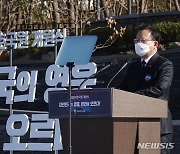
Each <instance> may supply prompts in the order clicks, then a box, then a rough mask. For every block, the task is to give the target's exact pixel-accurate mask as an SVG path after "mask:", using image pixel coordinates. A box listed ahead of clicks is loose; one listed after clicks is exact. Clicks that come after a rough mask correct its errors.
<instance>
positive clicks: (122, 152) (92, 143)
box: [49, 89, 167, 154]
mask: <svg viewBox="0 0 180 154" xmlns="http://www.w3.org/2000/svg"><path fill="white" fill-rule="evenodd" d="M101 90H102V89H96V93H98V91H101ZM108 90H109V91H110V97H111V98H110V100H111V102H110V103H111V106H110V109H111V114H110V116H108V117H106V116H105V117H98V116H97V117H93V118H91V117H90V116H89V115H88V117H87V118H83V117H80V118H76V117H75V116H74V117H73V119H72V153H73V154H136V153H139V154H160V150H159V149H153V147H152V148H151V147H146V148H143V149H142V148H139V149H138V150H137V146H138V143H141V145H142V144H143V143H160V118H166V117H167V102H166V101H163V100H159V99H155V98H151V97H147V96H142V95H138V94H134V93H130V92H125V91H122V90H117V89H108ZM81 91H87V93H88V92H90V93H93V92H94V89H89V90H81ZM56 93H58V92H57V91H56ZM56 93H53V92H50V94H49V102H50V103H49V104H50V117H51V112H53V114H54V110H52V107H51V106H53V100H52V98H55V97H54V95H55V94H56ZM76 94H77V91H76ZM56 95H57V94H56ZM101 103H103V102H101ZM56 108H57V107H56ZM52 117H55V116H54V115H53V116H52ZM60 124H61V134H62V142H63V151H62V154H68V119H67V118H60Z"/></svg>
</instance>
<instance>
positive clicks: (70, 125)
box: [66, 62, 75, 154]
mask: <svg viewBox="0 0 180 154" xmlns="http://www.w3.org/2000/svg"><path fill="white" fill-rule="evenodd" d="M66 66H67V67H68V68H69V148H68V150H69V154H72V136H71V133H72V130H71V128H72V124H71V123H72V122H71V120H72V115H71V95H72V94H71V92H72V89H71V77H72V68H73V67H74V66H75V65H74V62H68V63H67V65H66Z"/></svg>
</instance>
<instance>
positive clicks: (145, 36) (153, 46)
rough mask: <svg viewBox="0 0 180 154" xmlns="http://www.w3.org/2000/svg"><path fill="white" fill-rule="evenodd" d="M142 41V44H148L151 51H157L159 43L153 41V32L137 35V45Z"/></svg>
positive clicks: (140, 32)
mask: <svg viewBox="0 0 180 154" xmlns="http://www.w3.org/2000/svg"><path fill="white" fill-rule="evenodd" d="M139 41H141V42H142V43H145V44H148V45H149V48H150V51H154V50H157V47H158V42H157V41H153V40H152V36H151V32H150V31H149V30H142V31H139V32H138V33H137V35H136V39H135V41H134V42H135V43H138V42H139Z"/></svg>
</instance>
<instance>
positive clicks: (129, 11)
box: [128, 0, 132, 15]
mask: <svg viewBox="0 0 180 154" xmlns="http://www.w3.org/2000/svg"><path fill="white" fill-rule="evenodd" d="M131 13H132V12H131V0H128V14H129V15H130V14H131Z"/></svg>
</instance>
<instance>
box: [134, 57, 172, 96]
mask: <svg viewBox="0 0 180 154" xmlns="http://www.w3.org/2000/svg"><path fill="white" fill-rule="evenodd" d="M172 78H173V64H172V63H171V61H168V60H167V61H165V62H164V63H162V64H161V65H160V67H159V69H158V71H157V74H156V78H155V83H154V84H153V85H152V86H150V87H149V88H146V89H142V90H139V91H137V92H136V93H138V94H141V95H146V96H150V97H155V98H159V97H161V96H163V95H164V94H165V93H166V92H167V89H169V87H170V86H171V83H172Z"/></svg>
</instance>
